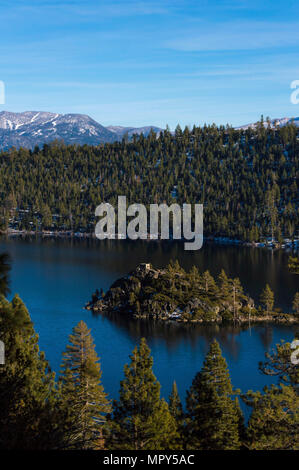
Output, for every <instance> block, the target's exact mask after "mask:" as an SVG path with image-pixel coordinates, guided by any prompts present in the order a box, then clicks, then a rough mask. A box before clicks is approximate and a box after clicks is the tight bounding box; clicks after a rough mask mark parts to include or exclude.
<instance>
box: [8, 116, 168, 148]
mask: <svg viewBox="0 0 299 470" xmlns="http://www.w3.org/2000/svg"><path fill="white" fill-rule="evenodd" d="M151 129H153V130H155V131H156V132H160V131H161V129H160V128H158V127H154V126H146V127H141V128H134V127H122V126H109V127H104V126H102V125H101V124H99V123H98V122H97V121H95V120H94V119H92V118H91V117H90V116H88V115H86V114H76V113H74V114H72V113H69V114H58V113H49V112H45V111H24V112H22V113H14V112H10V111H2V112H0V149H8V148H10V147H13V146H14V147H17V148H19V147H27V148H34V147H35V146H36V145H38V146H42V145H43V144H44V143H49V142H52V141H53V140H55V139H59V140H63V141H64V142H65V143H66V144H80V145H83V144H89V145H99V144H100V143H105V142H114V141H117V140H121V139H122V137H123V136H124V135H125V134H128V136H129V137H131V136H132V135H133V134H141V132H143V133H144V134H145V135H148V134H149V132H150V130H151Z"/></svg>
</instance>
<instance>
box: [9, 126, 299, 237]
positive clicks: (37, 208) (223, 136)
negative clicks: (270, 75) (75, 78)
mask: <svg viewBox="0 0 299 470" xmlns="http://www.w3.org/2000/svg"><path fill="white" fill-rule="evenodd" d="M298 156H299V138H298V129H297V128H296V127H295V126H293V125H287V126H285V127H283V128H280V129H278V128H277V129H270V128H269V129H267V128H265V126H264V125H263V124H262V123H261V124H260V125H259V126H257V129H247V130H234V129H232V128H229V127H226V128H225V127H220V128H217V127H216V126H205V127H203V128H200V127H194V128H193V129H188V128H185V130H182V129H181V128H180V127H179V126H178V127H177V128H176V131H175V134H172V133H171V132H170V131H169V129H166V130H165V131H164V132H162V133H161V134H160V135H159V136H157V135H156V134H155V133H154V132H151V134H150V135H149V136H148V137H144V136H143V135H141V136H134V137H133V139H132V141H130V142H128V141H127V140H126V139H123V140H122V141H121V142H115V143H111V144H101V145H99V146H87V145H84V146H77V145H68V146H66V145H64V144H63V143H60V142H53V143H52V144H49V145H48V144H45V145H44V146H43V148H42V149H40V148H38V147H36V148H35V149H34V150H33V151H31V150H27V149H23V148H21V149H20V150H16V149H11V150H9V151H7V152H2V153H1V154H0V181H1V190H0V205H1V228H2V230H6V229H7V228H8V227H10V228H14V229H18V230H38V231H40V230H46V229H47V230H49V229H50V230H55V231H61V230H72V231H74V232H76V231H81V232H93V231H94V226H95V217H94V211H95V208H96V206H97V205H98V204H100V203H101V202H104V201H105V202H110V203H113V204H114V205H115V206H116V205H117V196H118V195H126V196H127V201H128V204H130V203H133V202H137V203H144V204H150V203H162V202H166V203H168V204H171V203H173V202H178V203H179V204H183V203H186V202H187V203H192V204H195V203H203V204H204V234H205V235H206V236H207V235H213V236H227V237H230V238H236V239H242V240H246V241H261V240H263V239H264V238H266V237H272V236H274V237H275V238H276V239H277V240H278V241H281V240H282V238H283V237H284V238H290V239H292V238H294V237H298V226H299V224H298V221H299V217H298V202H299V197H298V179H299V166H298Z"/></svg>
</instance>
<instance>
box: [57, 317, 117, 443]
mask: <svg viewBox="0 0 299 470" xmlns="http://www.w3.org/2000/svg"><path fill="white" fill-rule="evenodd" d="M101 376H102V371H101V368H100V364H99V359H98V357H97V354H96V351H95V346H94V344H93V339H92V337H91V334H90V330H89V329H88V328H87V325H86V324H85V323H84V322H83V321H80V322H79V323H78V325H77V326H75V327H74V328H73V333H72V334H71V335H70V337H69V344H68V345H67V348H66V352H65V353H64V354H63V362H62V374H61V377H60V384H61V401H62V408H63V409H64V410H65V411H66V413H65V426H64V432H65V436H64V440H65V444H64V447H66V448H71V449H98V448H101V447H102V445H103V425H104V423H105V421H106V414H107V413H108V412H110V405H109V401H108V399H107V394H106V393H105V392H104V388H103V386H102V384H101Z"/></svg>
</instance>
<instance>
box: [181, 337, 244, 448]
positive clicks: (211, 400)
mask: <svg viewBox="0 0 299 470" xmlns="http://www.w3.org/2000/svg"><path fill="white" fill-rule="evenodd" d="M233 394H234V392H233V388H232V385H231V381H230V377H229V371H228V369H227V365H226V361H225V359H224V358H223V357H222V354H221V349H220V347H219V344H218V343H217V341H213V342H212V343H211V345H210V350H209V352H208V354H207V356H206V358H205V361H204V364H203V367H202V369H201V371H200V372H199V373H198V374H197V375H196V377H195V378H194V380H193V382H192V386H191V388H190V390H189V391H188V393H187V414H186V435H185V439H186V446H187V448H188V449H205V450H220V449H225V450H227V449H239V448H240V446H241V442H240V433H241V432H242V415H241V411H240V407H239V404H238V402H237V400H233V398H232V395H233Z"/></svg>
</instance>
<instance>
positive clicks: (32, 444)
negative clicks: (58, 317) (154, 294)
mask: <svg viewBox="0 0 299 470" xmlns="http://www.w3.org/2000/svg"><path fill="white" fill-rule="evenodd" d="M0 339H1V341H3V343H4V345H5V364H4V365H0V402H1V407H0V448H2V449H33V448H34V449H49V448H56V446H57V444H58V442H57V426H58V424H59V423H57V421H56V409H55V407H56V403H57V392H56V389H55V382H54V374H53V373H51V371H50V369H49V365H48V363H47V361H46V360H45V356H44V354H43V353H42V352H40V351H39V347H38V336H37V335H36V334H35V332H34V329H33V325H32V322H31V320H30V317H29V314H28V311H27V309H26V307H25V305H24V304H23V302H22V301H21V299H20V298H19V297H18V296H15V297H14V299H13V300H12V302H8V301H7V300H6V299H4V297H2V299H1V301H0Z"/></svg>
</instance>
